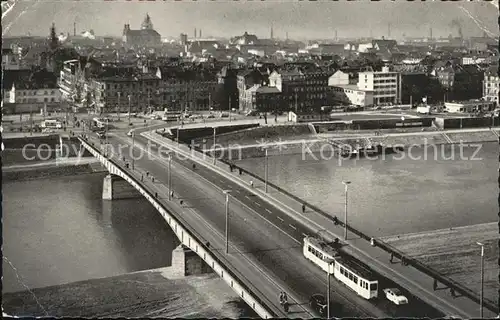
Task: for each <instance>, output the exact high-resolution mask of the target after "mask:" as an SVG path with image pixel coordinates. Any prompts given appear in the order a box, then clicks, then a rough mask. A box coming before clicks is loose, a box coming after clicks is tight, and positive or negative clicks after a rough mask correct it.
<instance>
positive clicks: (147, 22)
mask: <svg viewBox="0 0 500 320" xmlns="http://www.w3.org/2000/svg"><path fill="white" fill-rule="evenodd" d="M141 29H143V30H153V22H151V18H150V17H149V14H146V18H144V21H143V22H142V24H141Z"/></svg>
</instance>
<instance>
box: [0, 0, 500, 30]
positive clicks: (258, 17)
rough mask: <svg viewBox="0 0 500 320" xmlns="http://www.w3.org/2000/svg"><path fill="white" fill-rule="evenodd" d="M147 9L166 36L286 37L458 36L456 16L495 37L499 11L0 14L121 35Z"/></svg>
mask: <svg viewBox="0 0 500 320" xmlns="http://www.w3.org/2000/svg"><path fill="white" fill-rule="evenodd" d="M495 5H496V4H495ZM496 6H498V5H496ZM146 13H149V15H150V16H151V19H152V21H153V24H154V27H155V29H156V30H157V31H158V32H159V33H160V34H161V35H162V37H174V38H177V37H179V34H180V33H181V32H184V33H186V34H188V37H192V36H193V33H194V28H198V29H200V28H201V29H202V30H203V37H208V36H217V37H230V36H235V35H241V34H243V33H244V32H245V31H247V32H248V33H252V34H256V35H257V36H258V37H259V38H269V37H270V28H271V25H272V26H273V29H274V35H275V37H278V38H285V34H286V32H288V35H289V38H292V39H312V38H333V37H334V35H335V31H337V34H338V37H340V38H342V37H348V38H352V37H369V36H373V37H381V36H385V37H387V36H388V24H391V37H392V38H400V37H402V36H403V35H406V36H411V37H418V36H428V35H429V28H430V27H432V29H433V35H434V36H435V37H436V36H438V37H439V36H445V37H447V36H448V35H449V34H450V33H451V34H452V35H453V36H457V35H458V32H457V27H456V23H454V24H452V21H453V20H456V21H458V22H459V23H460V24H461V25H462V30H463V34H464V36H466V37H467V36H480V35H482V34H483V32H484V31H485V30H486V31H487V32H489V33H490V34H491V35H495V36H497V35H498V22H497V21H498V20H497V19H498V15H499V13H498V9H497V8H496V7H495V6H494V5H492V4H491V3H488V2H486V1H473V2H466V1H460V2H449V1H447V2H444V1H434V2H429V1H426V2H420V1H416V2H408V1H405V0H397V1H388V0H385V1H384V0H382V1H380V2H370V1H368V0H359V1H347V0H343V1H342V0H341V1H335V2H334V1H324V0H320V1H318V2H306V1H299V0H281V1H277V0H267V1H248V0H246V1H238V2H235V1H228V0H216V1H208V0H198V1H196V2H195V1H188V0H183V1H175V2H174V1H173V0H167V1H158V0H157V1H140V0H129V1H127V0H112V1H105V0H21V2H20V3H19V4H18V5H16V6H15V7H14V9H13V10H12V11H11V12H9V14H8V15H7V16H6V17H5V18H4V19H2V25H3V31H2V33H3V34H4V35H27V34H30V35H47V34H48V30H49V28H50V25H51V24H52V22H55V24H56V31H57V33H61V32H64V33H67V32H70V33H73V23H74V22H76V27H77V32H82V31H85V30H90V29H93V30H94V32H95V34H96V35H114V36H119V35H121V33H122V30H123V25H124V24H125V23H129V24H130V27H131V28H132V29H138V28H140V24H141V22H142V21H143V19H144V16H145V15H146ZM454 25H455V26H454Z"/></svg>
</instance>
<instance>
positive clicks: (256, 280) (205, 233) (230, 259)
mask: <svg viewBox="0 0 500 320" xmlns="http://www.w3.org/2000/svg"><path fill="white" fill-rule="evenodd" d="M136 148H139V147H138V146H137V145H136ZM153 157H155V156H153ZM113 160H115V162H116V163H117V164H119V165H120V167H121V168H122V169H123V170H125V171H127V172H128V173H129V174H131V175H132V176H133V177H134V178H136V179H137V180H138V181H141V176H142V177H143V178H144V179H143V182H142V183H143V185H145V186H147V187H148V188H149V189H150V190H153V192H157V193H158V194H159V195H160V194H164V195H165V194H168V186H167V183H166V182H164V181H161V180H160V179H158V178H155V180H154V182H152V181H151V178H149V179H148V178H146V174H145V173H146V171H148V170H144V169H141V168H140V165H141V164H140V161H135V166H134V167H135V169H134V170H131V169H127V168H126V167H125V166H124V163H123V161H122V159H118V158H117V157H115V158H113ZM126 161H129V162H130V159H126ZM155 162H157V163H158V164H159V165H163V166H168V162H167V160H165V159H160V158H158V159H157V160H156V161H155ZM172 170H174V171H175V172H177V174H179V175H183V176H184V174H189V173H188V171H187V169H185V168H182V166H181V165H179V164H176V163H175V162H173V163H172ZM182 171H185V172H184V173H182V174H181V172H182ZM151 176H152V172H151V173H150V177H151ZM173 189H174V190H175V185H174V186H173ZM179 196H181V198H183V199H186V197H185V196H186V195H182V194H178V191H175V196H174V200H173V201H168V200H167V199H168V198H166V199H159V201H160V202H161V203H162V204H163V205H165V207H166V208H168V209H169V210H170V211H172V212H175V213H176V214H177V216H180V217H182V219H183V220H186V221H187V223H188V225H189V226H191V227H192V228H193V229H195V230H196V232H197V234H196V235H197V236H198V237H199V238H200V240H205V241H209V242H210V247H211V248H212V250H211V251H212V253H213V254H214V255H216V256H217V257H218V258H219V259H220V260H221V261H223V262H224V263H227V264H228V266H231V267H232V268H233V270H237V273H236V274H238V273H239V274H242V277H243V278H244V279H247V280H251V281H250V283H251V286H250V288H252V286H253V287H257V288H258V291H259V292H261V293H263V294H264V296H265V297H266V298H267V299H266V300H268V301H269V303H270V304H271V305H270V306H268V307H271V309H272V310H273V311H274V312H275V313H276V314H277V315H278V317H284V318H286V317H287V314H286V313H285V312H284V311H283V309H282V307H281V306H280V305H279V303H278V299H277V297H278V296H279V293H280V292H281V291H286V290H285V289H284V288H283V287H282V286H280V285H279V284H277V283H276V282H274V281H273V280H272V279H271V278H270V277H269V276H267V275H266V274H265V273H264V272H263V271H262V269H260V268H259V266H258V265H257V263H255V261H253V259H250V258H249V257H248V256H247V254H245V253H243V252H241V251H240V250H239V249H238V248H237V247H236V246H235V245H233V244H231V243H230V247H231V251H233V252H237V253H238V254H231V255H224V254H222V252H223V251H224V249H223V248H224V246H225V238H224V235H223V234H221V233H220V232H218V231H217V230H215V229H214V228H213V227H211V225H210V224H209V223H208V222H207V221H205V220H204V219H203V217H202V215H200V214H198V213H197V212H196V210H195V209H193V208H190V205H189V200H187V201H186V200H184V205H181V204H180V203H179V202H178V198H179ZM176 198H177V200H176ZM187 198H189V197H187ZM242 258H243V259H242ZM287 294H288V297H289V302H290V310H289V312H288V313H289V314H293V315H294V317H298V318H310V317H311V316H312V313H311V311H310V310H308V308H307V306H303V305H301V304H300V301H299V300H298V299H294V297H293V296H292V295H291V294H290V292H288V293H287ZM275 297H276V298H275Z"/></svg>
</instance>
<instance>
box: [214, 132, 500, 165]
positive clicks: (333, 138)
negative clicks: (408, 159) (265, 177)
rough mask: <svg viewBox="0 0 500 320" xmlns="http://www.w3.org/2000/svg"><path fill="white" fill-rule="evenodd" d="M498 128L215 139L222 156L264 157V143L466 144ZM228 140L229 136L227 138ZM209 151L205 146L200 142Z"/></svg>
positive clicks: (290, 149)
mask: <svg viewBox="0 0 500 320" xmlns="http://www.w3.org/2000/svg"><path fill="white" fill-rule="evenodd" d="M499 130H500V129H492V130H490V129H463V130H448V131H426V132H398V133H387V134H382V135H375V134H374V132H365V133H363V132H353V133H351V135H346V134H345V133H342V132H339V133H335V134H318V135H307V136H301V137H300V138H298V139H296V137H293V138H291V139H290V138H289V137H288V138H287V137H285V138H281V137H280V138H278V139H274V140H270V139H264V138H262V139H261V140H260V141H259V140H256V139H255V136H252V138H251V139H242V140H240V142H239V143H227V144H225V143H224V142H223V141H219V140H218V145H219V148H220V150H221V151H219V156H220V153H223V155H222V156H223V157H224V158H226V159H228V160H236V159H246V158H255V157H264V156H265V151H264V147H266V148H267V149H268V155H283V154H304V153H309V152H312V153H315V152H327V151H330V150H331V151H333V147H332V143H333V144H339V145H349V146H351V147H352V148H354V149H356V148H357V147H358V146H359V147H363V146H368V145H377V144H381V145H384V146H402V147H403V148H408V147H410V146H415V147H424V146H430V145H454V144H458V145H460V144H461V145H470V144H477V143H488V142H496V141H498V139H499ZM231 141H232V140H231ZM204 147H205V150H206V151H210V150H209V148H208V146H204Z"/></svg>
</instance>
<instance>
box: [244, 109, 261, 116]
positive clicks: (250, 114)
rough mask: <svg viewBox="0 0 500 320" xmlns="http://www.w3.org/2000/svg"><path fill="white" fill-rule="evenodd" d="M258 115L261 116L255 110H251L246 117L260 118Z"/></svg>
mask: <svg viewBox="0 0 500 320" xmlns="http://www.w3.org/2000/svg"><path fill="white" fill-rule="evenodd" d="M258 115H259V113H258V112H257V111H255V110H250V111H248V112H247V113H246V114H245V116H247V117H255V116H258Z"/></svg>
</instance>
